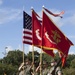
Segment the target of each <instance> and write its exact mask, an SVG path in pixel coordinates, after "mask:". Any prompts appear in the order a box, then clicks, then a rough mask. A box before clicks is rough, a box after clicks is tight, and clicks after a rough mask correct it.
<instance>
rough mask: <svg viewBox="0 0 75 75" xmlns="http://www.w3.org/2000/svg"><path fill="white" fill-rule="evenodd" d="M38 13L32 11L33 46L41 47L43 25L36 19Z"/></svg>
mask: <svg viewBox="0 0 75 75" xmlns="http://www.w3.org/2000/svg"><path fill="white" fill-rule="evenodd" d="M36 16H37V15H36V13H35V11H34V10H32V32H33V45H36V46H39V47H40V46H41V40H42V39H41V23H40V22H39V20H38V19H37V17H36Z"/></svg>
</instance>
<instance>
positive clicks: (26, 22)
mask: <svg viewBox="0 0 75 75" xmlns="http://www.w3.org/2000/svg"><path fill="white" fill-rule="evenodd" d="M23 43H24V44H30V45H31V44H32V17H31V16H30V15H28V14H27V13H26V12H25V11H23Z"/></svg>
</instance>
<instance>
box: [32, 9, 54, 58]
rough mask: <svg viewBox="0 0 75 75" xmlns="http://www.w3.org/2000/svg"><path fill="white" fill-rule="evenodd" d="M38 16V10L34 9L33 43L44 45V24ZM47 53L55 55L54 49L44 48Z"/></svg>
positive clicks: (38, 45)
mask: <svg viewBox="0 0 75 75" xmlns="http://www.w3.org/2000/svg"><path fill="white" fill-rule="evenodd" d="M37 17H38V16H37V15H36V12H35V11H34V10H32V32H33V45H35V46H37V47H41V46H42V37H41V36H42V34H41V28H42V25H41V23H40V22H39V20H38V18H37ZM43 51H44V52H45V53H47V54H49V55H51V56H52V57H54V53H53V51H52V50H49V51H48V50H45V49H44V50H43Z"/></svg>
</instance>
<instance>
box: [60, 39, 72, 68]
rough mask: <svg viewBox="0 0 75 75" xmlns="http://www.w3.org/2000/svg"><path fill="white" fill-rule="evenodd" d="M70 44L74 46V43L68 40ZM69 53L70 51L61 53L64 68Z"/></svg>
mask: <svg viewBox="0 0 75 75" xmlns="http://www.w3.org/2000/svg"><path fill="white" fill-rule="evenodd" d="M68 42H69V44H70V46H71V45H73V43H72V42H71V41H70V40H69V39H68ZM68 52H69V50H67V51H65V54H62V53H61V52H59V57H60V58H61V62H62V67H64V65H65V63H66V58H67V56H68Z"/></svg>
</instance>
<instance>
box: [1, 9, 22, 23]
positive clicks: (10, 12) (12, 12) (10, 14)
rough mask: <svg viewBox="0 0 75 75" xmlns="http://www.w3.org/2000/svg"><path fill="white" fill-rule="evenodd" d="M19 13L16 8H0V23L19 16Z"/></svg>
mask: <svg viewBox="0 0 75 75" xmlns="http://www.w3.org/2000/svg"><path fill="white" fill-rule="evenodd" d="M21 13H22V12H21V10H18V9H0V24H4V23H7V22H10V21H13V20H17V19H19V18H21Z"/></svg>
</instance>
